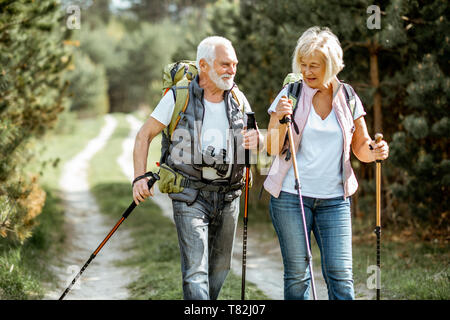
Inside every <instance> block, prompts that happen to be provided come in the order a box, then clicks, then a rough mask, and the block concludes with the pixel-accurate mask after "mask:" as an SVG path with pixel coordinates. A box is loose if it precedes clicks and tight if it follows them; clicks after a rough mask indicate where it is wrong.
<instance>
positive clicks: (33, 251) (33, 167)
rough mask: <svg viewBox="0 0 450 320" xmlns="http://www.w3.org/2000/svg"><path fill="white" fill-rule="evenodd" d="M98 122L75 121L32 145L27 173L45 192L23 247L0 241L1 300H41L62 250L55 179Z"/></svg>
mask: <svg viewBox="0 0 450 320" xmlns="http://www.w3.org/2000/svg"><path fill="white" fill-rule="evenodd" d="M99 125H101V120H100V119H97V120H83V121H78V122H77V123H76V125H75V127H74V131H73V132H72V131H66V132H65V133H59V134H57V133H55V132H53V133H49V134H47V135H46V136H45V137H43V138H42V139H41V140H39V141H35V142H34V143H33V142H32V143H31V147H33V148H35V149H36V150H37V151H36V154H37V156H36V159H35V161H34V162H33V163H30V165H29V166H28V168H27V170H26V171H27V172H35V173H39V172H41V175H40V184H41V186H42V187H43V189H44V191H45V192H46V200H45V205H44V207H43V210H42V213H41V214H40V215H39V216H38V217H37V218H36V219H37V222H38V224H37V226H36V227H35V228H34V229H33V235H32V236H31V237H30V238H28V239H26V240H25V242H24V243H23V244H21V243H19V242H17V241H14V240H13V239H0V299H2V300H7V299H8V300H25V299H42V298H43V296H44V294H45V289H44V285H43V284H44V283H51V282H52V281H53V279H54V277H53V274H52V272H51V271H50V269H49V268H48V266H49V264H51V262H52V259H53V257H55V256H57V255H58V254H60V253H61V251H62V250H63V243H64V238H65V237H64V209H63V206H62V203H61V200H60V198H59V194H58V191H57V189H58V178H59V175H60V172H61V170H62V165H63V163H64V162H65V161H66V160H68V159H70V158H71V157H72V156H74V155H75V154H76V153H77V152H78V151H79V150H81V148H83V147H84V145H85V144H86V142H87V141H88V140H89V139H91V138H92V137H94V136H95V135H96V134H97V132H98V130H97V129H99Z"/></svg>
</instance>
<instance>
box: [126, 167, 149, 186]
mask: <svg viewBox="0 0 450 320" xmlns="http://www.w3.org/2000/svg"><path fill="white" fill-rule="evenodd" d="M152 174H153V173H152V172H151V171H150V172H147V173H145V174H143V175H142V176H139V177H136V179H134V180H133V182H132V184H131V186H132V187H134V184H135V183H136V182H138V181H139V180H141V179H144V178H147V177H150V176H151V175H152Z"/></svg>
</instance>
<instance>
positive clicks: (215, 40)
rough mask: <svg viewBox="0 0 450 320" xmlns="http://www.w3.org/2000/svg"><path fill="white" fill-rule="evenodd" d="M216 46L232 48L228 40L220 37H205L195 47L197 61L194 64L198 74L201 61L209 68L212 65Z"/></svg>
mask: <svg viewBox="0 0 450 320" xmlns="http://www.w3.org/2000/svg"><path fill="white" fill-rule="evenodd" d="M218 45H224V46H230V47H231V48H233V45H232V44H231V41H230V40H228V39H227V38H224V37H220V36H212V37H207V38H205V39H203V40H202V41H201V42H200V43H199V45H198V47H197V60H196V63H195V64H196V66H197V69H198V71H199V73H200V60H201V59H205V61H206V62H207V63H208V64H209V65H210V66H212V65H213V62H214V59H215V58H216V47H217V46H218Z"/></svg>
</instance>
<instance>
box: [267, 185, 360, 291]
mask: <svg viewBox="0 0 450 320" xmlns="http://www.w3.org/2000/svg"><path fill="white" fill-rule="evenodd" d="M302 199H303V206H304V210H305V217H306V225H307V230H308V239H311V230H312V231H313V233H314V237H315V239H316V242H317V244H318V246H319V249H320V254H321V262H322V274H323V277H324V278H325V281H326V283H327V287H328V297H329V299H330V300H335V299H349V300H350V299H354V290H353V274H352V228H351V213H350V199H349V198H347V199H346V200H344V198H343V197H339V198H333V199H316V198H309V197H302ZM270 216H271V218H272V222H273V225H274V227H275V231H276V232H277V235H278V239H279V241H280V248H281V253H282V256H283V264H284V298H285V299H286V300H290V299H304V300H307V299H309V288H310V282H311V281H310V274H309V269H308V262H307V260H306V256H307V252H306V246H305V236H304V232H303V221H302V213H301V209H300V203H299V198H298V195H295V194H291V193H287V192H281V193H280V196H279V197H278V198H275V197H273V196H272V197H271V199H270ZM310 243H311V242H310Z"/></svg>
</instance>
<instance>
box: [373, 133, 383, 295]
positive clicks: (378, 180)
mask: <svg viewBox="0 0 450 320" xmlns="http://www.w3.org/2000/svg"><path fill="white" fill-rule="evenodd" d="M381 139H383V135H382V134H381V133H377V134H375V142H376V143H379V142H380V141H381ZM370 147H371V149H373V148H372V146H370ZM375 163H376V201H377V204H376V210H377V211H376V226H375V230H374V232H375V234H376V235H377V300H380V293H381V244H380V242H381V160H376V161H375Z"/></svg>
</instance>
